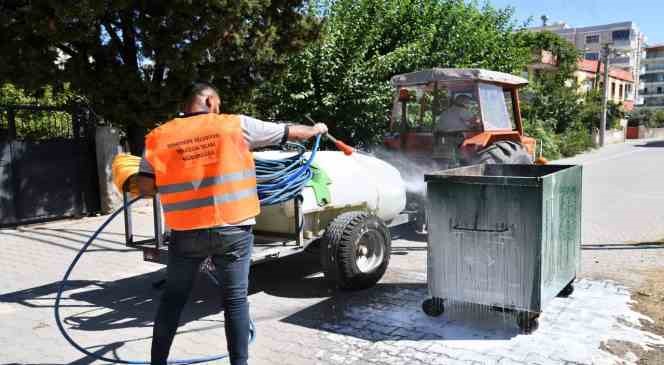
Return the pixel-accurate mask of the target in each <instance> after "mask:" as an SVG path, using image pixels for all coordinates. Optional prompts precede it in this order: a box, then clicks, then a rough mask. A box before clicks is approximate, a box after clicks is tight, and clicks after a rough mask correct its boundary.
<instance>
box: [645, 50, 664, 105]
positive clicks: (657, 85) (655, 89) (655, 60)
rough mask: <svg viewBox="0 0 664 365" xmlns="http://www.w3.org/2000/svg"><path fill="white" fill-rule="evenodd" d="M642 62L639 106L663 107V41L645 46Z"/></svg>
mask: <svg viewBox="0 0 664 365" xmlns="http://www.w3.org/2000/svg"><path fill="white" fill-rule="evenodd" d="M642 63H643V67H642V68H641V90H640V95H641V97H642V98H643V104H642V105H640V106H643V107H645V108H656V109H664V43H662V44H654V45H651V46H648V47H646V48H645V56H644V58H643V60H642Z"/></svg>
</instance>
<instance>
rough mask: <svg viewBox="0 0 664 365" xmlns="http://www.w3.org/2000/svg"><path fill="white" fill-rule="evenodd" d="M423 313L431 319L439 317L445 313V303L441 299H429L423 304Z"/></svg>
mask: <svg viewBox="0 0 664 365" xmlns="http://www.w3.org/2000/svg"><path fill="white" fill-rule="evenodd" d="M422 311H424V313H425V314H426V315H427V316H429V317H438V316H440V315H441V314H443V313H445V303H444V300H443V299H441V298H436V297H434V298H428V299H426V300H425V301H424V302H422Z"/></svg>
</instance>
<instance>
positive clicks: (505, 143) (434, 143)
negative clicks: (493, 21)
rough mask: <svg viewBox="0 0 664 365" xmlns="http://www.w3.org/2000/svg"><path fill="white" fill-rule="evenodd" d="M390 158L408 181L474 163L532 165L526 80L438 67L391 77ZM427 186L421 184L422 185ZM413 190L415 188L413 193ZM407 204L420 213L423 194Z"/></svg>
mask: <svg viewBox="0 0 664 365" xmlns="http://www.w3.org/2000/svg"><path fill="white" fill-rule="evenodd" d="M391 82H392V85H393V86H394V87H395V94H394V103H393V107H392V115H391V123H390V124H391V125H390V132H389V133H388V134H387V135H386V136H385V137H384V145H385V147H386V148H387V149H388V150H391V151H398V152H399V153H398V154H396V153H389V152H388V153H387V155H388V156H386V159H388V160H390V162H392V163H393V164H394V165H396V166H397V167H398V168H399V169H400V170H401V172H402V175H404V179H405V180H406V181H407V182H408V180H409V177H413V176H414V179H413V180H415V181H416V180H421V176H422V174H423V173H425V172H428V171H431V170H442V169H448V168H454V167H458V166H463V165H470V164H500V163H511V164H532V163H533V159H534V157H535V144H536V142H535V139H533V138H530V137H526V136H524V135H523V124H522V122H521V112H520V107H519V91H518V89H519V88H520V87H522V86H525V85H527V84H528V81H527V80H525V79H523V78H521V77H517V76H513V75H510V74H506V73H501V72H494V71H487V70H482V69H440V68H434V69H430V70H423V71H417V72H411V73H407V74H402V75H396V76H394V77H392V81H391ZM422 185H423V183H422ZM411 190H412V189H411ZM414 195H415V196H413V198H412V199H409V202H412V203H413V204H410V203H409V210H412V209H414V210H416V211H420V214H418V215H419V219H418V218H416V220H420V222H419V223H424V222H422V221H421V220H422V219H423V218H422V215H421V211H422V209H421V205H422V204H420V203H421V202H419V200H421V198H418V197H417V196H418V195H419V196H421V194H414Z"/></svg>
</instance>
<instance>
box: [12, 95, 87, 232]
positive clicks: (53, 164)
mask: <svg viewBox="0 0 664 365" xmlns="http://www.w3.org/2000/svg"><path fill="white" fill-rule="evenodd" d="M92 115H93V114H92V113H91V112H90V111H89V110H88V109H86V108H85V107H82V106H77V105H74V106H59V107H43V106H31V105H9V106H0V226H2V227H6V226H15V225H18V224H23V223H31V222H37V221H44V220H49V219H57V218H64V217H77V216H83V215H89V214H92V213H96V212H98V211H99V192H98V180H97V168H96V153H95V146H94V126H95V121H94V118H93V117H92Z"/></svg>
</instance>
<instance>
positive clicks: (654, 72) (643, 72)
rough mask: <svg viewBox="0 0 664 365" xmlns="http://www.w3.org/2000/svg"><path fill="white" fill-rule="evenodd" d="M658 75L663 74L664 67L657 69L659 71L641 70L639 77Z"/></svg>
mask: <svg viewBox="0 0 664 365" xmlns="http://www.w3.org/2000/svg"><path fill="white" fill-rule="evenodd" d="M659 73H664V67H662V68H659V69H654V70H653V69H650V70H642V71H641V75H648V74H659Z"/></svg>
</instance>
